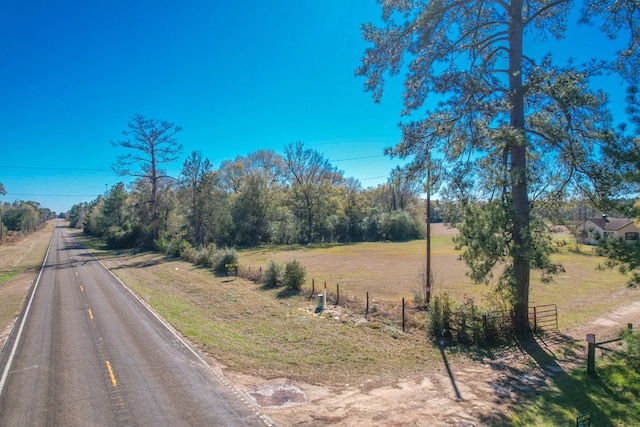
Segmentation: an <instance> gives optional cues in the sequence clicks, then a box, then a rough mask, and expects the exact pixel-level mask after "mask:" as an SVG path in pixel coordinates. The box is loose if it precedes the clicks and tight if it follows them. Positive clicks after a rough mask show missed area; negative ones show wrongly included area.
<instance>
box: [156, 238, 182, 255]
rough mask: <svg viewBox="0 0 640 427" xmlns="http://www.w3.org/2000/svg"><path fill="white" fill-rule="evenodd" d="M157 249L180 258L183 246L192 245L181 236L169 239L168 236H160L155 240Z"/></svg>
mask: <svg viewBox="0 0 640 427" xmlns="http://www.w3.org/2000/svg"><path fill="white" fill-rule="evenodd" d="M155 246H156V250H157V251H159V252H162V253H163V254H167V255H169V256H170V257H175V258H179V257H182V251H183V248H185V247H187V246H190V244H189V242H187V241H186V240H182V239H179V238H175V239H171V240H169V239H167V238H166V237H160V238H159V239H158V240H156V242H155Z"/></svg>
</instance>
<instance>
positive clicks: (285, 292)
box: [276, 288, 300, 299]
mask: <svg viewBox="0 0 640 427" xmlns="http://www.w3.org/2000/svg"><path fill="white" fill-rule="evenodd" d="M297 296H300V291H299V290H297V289H289V288H284V289H282V290H280V291H279V292H278V293H277V294H276V298H278V299H288V298H293V297H297Z"/></svg>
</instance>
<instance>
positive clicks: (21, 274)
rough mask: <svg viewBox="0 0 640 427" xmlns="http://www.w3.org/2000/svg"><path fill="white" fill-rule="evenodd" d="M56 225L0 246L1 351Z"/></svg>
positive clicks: (45, 227) (47, 225)
mask: <svg viewBox="0 0 640 427" xmlns="http://www.w3.org/2000/svg"><path fill="white" fill-rule="evenodd" d="M55 224H56V220H53V221H49V222H47V223H46V224H45V226H44V227H43V228H42V229H40V230H38V231H37V232H35V233H32V234H29V235H27V236H23V237H17V236H16V235H14V236H13V238H12V239H11V240H10V241H3V242H2V244H1V245H0V301H2V304H0V348H1V347H2V346H3V345H4V342H5V339H6V335H7V334H8V332H9V330H8V329H9V328H10V326H11V325H12V324H13V321H14V319H15V318H16V316H17V315H18V313H19V312H20V309H21V307H22V303H23V301H24V299H25V297H26V295H27V293H28V291H29V287H30V286H31V283H32V282H33V280H34V277H35V274H36V272H37V271H38V268H39V267H40V266H41V265H42V261H43V259H44V255H45V253H46V252H47V248H48V247H49V242H50V241H51V235H52V233H53V229H54V227H55Z"/></svg>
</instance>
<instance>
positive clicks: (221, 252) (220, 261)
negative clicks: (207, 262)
mask: <svg viewBox="0 0 640 427" xmlns="http://www.w3.org/2000/svg"><path fill="white" fill-rule="evenodd" d="M237 263H238V253H237V252H236V250H235V249H232V248H224V249H218V250H216V251H215V253H214V259H213V263H212V264H213V269H214V270H215V271H217V272H220V273H224V272H226V271H227V264H237Z"/></svg>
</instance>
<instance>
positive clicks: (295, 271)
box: [282, 259, 307, 291]
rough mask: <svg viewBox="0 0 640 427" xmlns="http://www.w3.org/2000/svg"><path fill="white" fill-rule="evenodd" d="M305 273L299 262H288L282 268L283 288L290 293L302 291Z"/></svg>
mask: <svg viewBox="0 0 640 427" xmlns="http://www.w3.org/2000/svg"><path fill="white" fill-rule="evenodd" d="M306 274H307V272H306V270H305V268H304V266H303V265H302V264H300V262H299V261H297V260H295V259H294V260H293V261H289V262H288V263H287V264H286V265H285V267H284V275H283V278H282V282H283V283H284V286H285V287H286V288H287V289H289V290H292V291H300V289H302V285H303V284H304V278H305V276H306Z"/></svg>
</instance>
